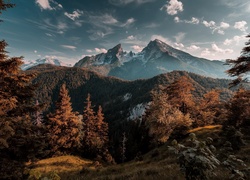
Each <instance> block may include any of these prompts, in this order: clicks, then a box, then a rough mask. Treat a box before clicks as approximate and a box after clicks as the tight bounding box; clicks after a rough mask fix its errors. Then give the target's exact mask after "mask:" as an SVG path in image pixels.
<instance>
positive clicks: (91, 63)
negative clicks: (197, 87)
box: [74, 39, 228, 80]
mask: <svg viewBox="0 0 250 180" xmlns="http://www.w3.org/2000/svg"><path fill="white" fill-rule="evenodd" d="M74 66H75V67H86V68H89V69H91V70H93V71H96V72H99V73H101V74H103V75H108V76H115V77H119V78H122V79H127V80H135V79H141V78H151V77H154V76H156V75H159V74H162V73H166V72H170V71H173V70H181V71H182V70H184V71H187V72H193V73H197V74H200V75H203V76H208V77H213V78H228V76H227V75H226V74H225V73H224V72H225V71H226V70H227V69H228V67H227V66H225V65H224V63H223V62H222V61H218V60H214V61H210V60H207V59H204V58H198V57H195V56H192V55H190V54H188V53H186V52H184V51H181V50H178V49H175V48H173V47H171V46H169V45H168V44H166V43H164V42H162V41H160V40H158V39H156V40H154V41H150V42H149V44H148V45H147V46H146V47H145V48H144V49H143V50H142V51H141V52H139V53H133V52H129V53H127V52H124V51H123V49H122V47H121V44H119V45H117V46H115V47H114V48H112V49H110V50H108V52H107V53H101V54H98V55H96V56H91V57H89V56H87V57H84V58H83V59H81V60H80V61H79V62H77V63H76V64H75V65H74Z"/></svg>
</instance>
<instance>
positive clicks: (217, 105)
mask: <svg viewBox="0 0 250 180" xmlns="http://www.w3.org/2000/svg"><path fill="white" fill-rule="evenodd" d="M221 108H223V107H222V105H221V102H220V94H219V92H218V91H217V90H211V91H209V92H208V93H206V94H204V95H203V98H202V99H201V100H200V102H199V105H198V108H197V109H198V113H197V116H198V117H197V120H196V123H197V126H205V125H209V124H213V123H215V122H216V120H217V121H218V118H219V116H220V112H221V111H223V109H221ZM217 117H218V118H217Z"/></svg>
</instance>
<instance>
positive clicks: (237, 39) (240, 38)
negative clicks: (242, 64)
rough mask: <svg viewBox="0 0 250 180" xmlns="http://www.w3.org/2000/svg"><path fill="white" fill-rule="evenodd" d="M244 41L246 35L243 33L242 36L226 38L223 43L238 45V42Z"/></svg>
mask: <svg viewBox="0 0 250 180" xmlns="http://www.w3.org/2000/svg"><path fill="white" fill-rule="evenodd" d="M244 41H246V37H245V35H242V36H234V37H233V38H231V39H226V40H225V41H224V42H223V44H224V45H226V46H229V45H231V44H236V45H239V43H240V42H244Z"/></svg>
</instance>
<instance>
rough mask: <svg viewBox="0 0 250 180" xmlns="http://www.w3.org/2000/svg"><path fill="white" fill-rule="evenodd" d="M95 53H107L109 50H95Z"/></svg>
mask: <svg viewBox="0 0 250 180" xmlns="http://www.w3.org/2000/svg"><path fill="white" fill-rule="evenodd" d="M95 52H96V53H106V52H107V50H106V49H104V48H95Z"/></svg>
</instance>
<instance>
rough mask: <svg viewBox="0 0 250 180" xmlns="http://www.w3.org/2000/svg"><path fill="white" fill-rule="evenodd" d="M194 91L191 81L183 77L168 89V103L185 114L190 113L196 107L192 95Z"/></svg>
mask: <svg viewBox="0 0 250 180" xmlns="http://www.w3.org/2000/svg"><path fill="white" fill-rule="evenodd" d="M193 90H194V87H193V84H192V83H191V82H190V79H189V78H188V77H186V76H182V77H180V78H179V79H178V80H177V81H175V82H173V83H172V84H170V85H169V86H168V87H167V88H166V92H167V94H168V101H169V102H170V104H171V105H172V106H174V107H176V108H178V109H179V110H180V111H181V112H182V113H183V114H187V113H190V111H191V109H193V107H194V105H195V103H194V100H193V95H192V91H193Z"/></svg>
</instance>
